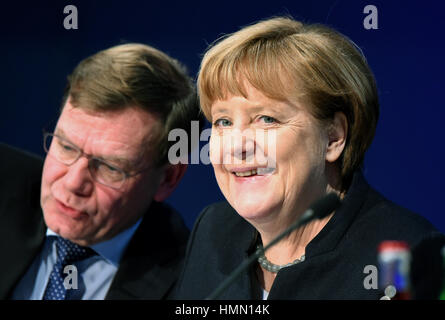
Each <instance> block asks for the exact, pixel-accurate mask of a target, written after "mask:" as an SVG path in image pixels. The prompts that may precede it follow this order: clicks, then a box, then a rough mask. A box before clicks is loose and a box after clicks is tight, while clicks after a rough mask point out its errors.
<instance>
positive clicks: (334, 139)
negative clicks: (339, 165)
mask: <svg viewBox="0 0 445 320" xmlns="http://www.w3.org/2000/svg"><path fill="white" fill-rule="evenodd" d="M347 137H348V120H347V119H346V116H345V114H344V113H343V112H336V113H335V115H334V119H333V120H332V123H331V125H330V127H329V130H328V139H329V141H328V146H327V149H326V161H328V162H331V163H333V162H335V161H337V160H338V159H339V158H340V156H341V154H342V152H343V150H344V149H345V145H346V139H347Z"/></svg>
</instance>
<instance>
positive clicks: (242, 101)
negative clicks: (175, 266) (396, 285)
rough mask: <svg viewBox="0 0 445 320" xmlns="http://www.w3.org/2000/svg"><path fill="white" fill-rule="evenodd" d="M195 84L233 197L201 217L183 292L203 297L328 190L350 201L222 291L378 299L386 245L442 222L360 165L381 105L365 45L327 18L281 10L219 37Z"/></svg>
mask: <svg viewBox="0 0 445 320" xmlns="http://www.w3.org/2000/svg"><path fill="white" fill-rule="evenodd" d="M198 89H199V94H200V101H201V107H202V110H203V112H204V114H205V115H206V117H207V119H208V120H209V121H210V122H211V123H212V125H213V127H212V136H211V142H210V153H211V160H212V165H213V167H214V171H215V176H216V179H217V182H218V185H219V187H220V189H221V191H222V193H223V194H224V196H225V198H226V199H227V202H228V203H219V204H214V205H211V206H209V207H207V208H206V209H205V210H204V212H203V213H202V214H201V215H200V217H199V218H198V220H197V222H196V224H195V227H194V230H193V235H192V237H191V239H190V242H189V248H188V253H187V258H186V262H185V267H184V271H183V274H182V277H181V280H180V282H179V284H178V290H177V296H176V297H177V298H179V299H203V298H205V297H207V296H208V295H209V294H210V293H211V292H212V291H213V290H214V289H215V288H216V287H218V285H219V284H220V283H221V282H222V281H223V280H225V279H226V278H227V277H228V275H230V273H231V272H232V271H233V270H234V269H235V268H236V267H237V266H238V265H239V264H241V263H242V261H243V260H244V259H245V258H246V257H247V256H248V255H250V254H251V253H252V252H254V251H255V249H256V248H257V246H266V245H267V244H268V243H270V242H271V241H272V240H273V239H274V238H275V237H276V236H278V235H279V234H280V233H281V232H282V231H283V230H285V229H286V228H287V227H288V226H289V225H290V224H292V223H293V222H294V221H295V220H296V219H298V218H299V217H300V216H301V214H302V213H303V212H304V211H305V210H306V209H307V208H308V207H309V206H310V205H311V203H313V202H314V201H315V200H317V199H319V198H320V197H322V196H323V195H326V194H327V193H330V192H335V193H337V194H338V195H339V196H340V198H342V199H343V204H342V206H341V207H340V208H339V209H337V210H336V212H332V213H331V214H330V215H328V216H327V217H326V218H324V219H322V220H317V221H313V222H311V223H309V224H307V225H306V226H304V227H302V228H300V229H298V230H296V231H295V232H293V233H291V234H290V235H289V236H288V237H286V238H285V239H284V240H282V241H280V242H279V243H278V244H276V245H274V246H273V247H271V248H270V249H269V250H268V251H266V252H265V256H263V257H262V259H259V262H258V263H256V264H254V265H253V267H252V268H251V269H249V270H248V271H247V272H246V273H244V274H243V275H242V276H241V277H240V278H239V279H238V280H237V281H235V282H234V284H233V285H231V286H230V287H229V288H227V290H226V291H224V292H223V293H222V295H221V296H220V298H222V299H261V298H263V299H264V298H269V299H348V298H351V299H373V298H379V297H381V296H382V293H381V291H379V290H375V289H366V288H365V287H364V285H363V283H364V281H363V280H364V278H365V276H366V274H364V273H363V271H364V268H365V266H367V265H377V260H376V258H377V247H378V245H379V243H380V242H381V241H383V240H387V239H396V240H403V241H407V242H408V243H409V244H410V245H414V244H416V243H417V242H418V241H420V240H421V239H422V238H424V237H425V236H427V235H428V234H430V233H432V232H434V231H435V229H434V227H433V226H432V225H430V224H429V222H427V221H426V220H424V219H423V218H421V217H420V216H418V215H415V214H413V213H411V212H409V211H407V210H405V209H402V208H400V207H397V206H395V205H394V204H392V203H391V202H389V201H387V200H386V199H384V198H383V197H382V196H381V195H379V194H378V193H377V192H376V191H374V190H373V189H372V188H371V187H370V186H369V185H368V184H367V183H366V181H365V179H364V177H363V175H362V174H361V173H360V170H359V169H360V165H361V163H362V162H363V158H364V155H365V151H366V149H367V148H368V147H369V145H370V144H371V141H372V138H373V136H374V132H375V129H376V124H377V119H378V113H379V105H378V97H377V90H376V84H375V81H374V78H373V75H372V73H371V71H370V69H369V67H368V65H367V63H366V61H365V59H364V57H363V56H362V55H361V53H360V52H359V50H358V49H357V48H356V47H355V46H354V45H353V44H352V43H351V42H350V41H349V40H348V39H346V38H345V37H344V36H342V35H340V34H339V33H337V32H335V31H334V30H331V29H329V28H327V27H324V26H320V25H304V24H302V23H300V22H297V21H294V20H292V19H290V18H273V19H269V20H265V21H262V22H259V23H257V24H254V25H251V26H248V27H246V28H243V29H242V30H240V31H238V32H236V33H234V34H232V35H229V36H228V37H225V38H224V39H222V40H221V41H219V42H217V43H216V44H215V45H213V46H212V47H211V48H210V49H209V50H208V51H207V53H206V54H205V56H204V59H203V61H202V64H201V69H200V73H199V77H198Z"/></svg>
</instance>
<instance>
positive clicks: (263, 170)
mask: <svg viewBox="0 0 445 320" xmlns="http://www.w3.org/2000/svg"><path fill="white" fill-rule="evenodd" d="M274 171H275V168H258V169H257V174H258V175H263V176H264V175H266V174H269V173H272V172H274Z"/></svg>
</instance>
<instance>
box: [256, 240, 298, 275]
mask: <svg viewBox="0 0 445 320" xmlns="http://www.w3.org/2000/svg"><path fill="white" fill-rule="evenodd" d="M257 250H261V251H263V254H262V255H261V256H259V257H258V263H259V264H260V265H261V266H262V267H263V268H264V269H266V270H267V271H270V272H272V273H277V272H278V271H280V270H281V269H283V268H286V267H289V266H293V265H294V264H297V263H300V262H303V261H304V259H305V255H304V254H303V255H302V256H301V257H300V258H299V259H295V260H294V261H292V262H290V263H286V264H282V265H278V264H274V263H272V262H270V261H269V260H267V258H266V256H265V255H264V250H263V246H261V245H258V246H257Z"/></svg>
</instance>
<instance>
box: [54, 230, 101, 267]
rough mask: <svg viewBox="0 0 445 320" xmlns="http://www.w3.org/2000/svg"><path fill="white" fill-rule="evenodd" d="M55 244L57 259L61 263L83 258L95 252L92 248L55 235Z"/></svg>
mask: <svg viewBox="0 0 445 320" xmlns="http://www.w3.org/2000/svg"><path fill="white" fill-rule="evenodd" d="M56 246H57V257H58V261H60V262H61V263H62V264H63V265H65V264H71V263H73V262H77V261H80V260H84V259H86V258H89V257H91V256H93V255H94V254H95V252H94V251H93V250H92V249H90V248H88V247H82V246H79V245H78V244H75V243H73V242H71V241H69V240H67V239H63V238H61V237H57V243H56Z"/></svg>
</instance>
